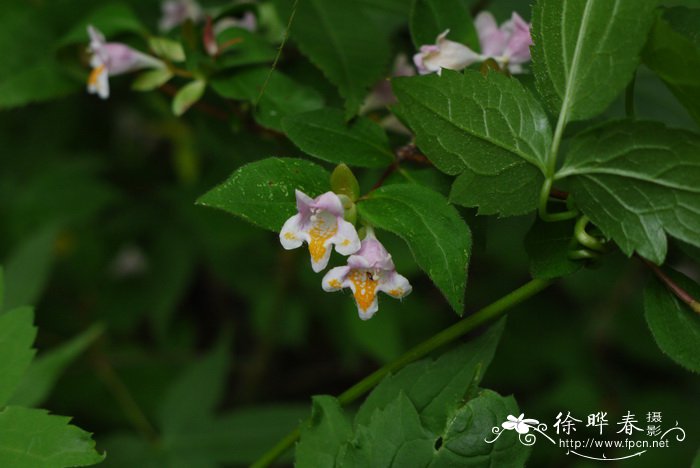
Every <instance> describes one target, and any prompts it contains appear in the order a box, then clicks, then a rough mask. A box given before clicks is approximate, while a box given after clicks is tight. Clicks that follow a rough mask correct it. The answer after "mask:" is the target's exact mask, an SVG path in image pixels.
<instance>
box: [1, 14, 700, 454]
mask: <svg viewBox="0 0 700 468" xmlns="http://www.w3.org/2000/svg"><path fill="white" fill-rule="evenodd" d="M94 3H95V2H91V1H88V0H70V1H69V0H57V1H40V0H33V1H29V0H27V1H20V0H9V1H7V0H6V1H4V2H3V5H2V7H0V9H1V10H2V14H0V50H2V59H0V148H2V150H1V156H0V259H2V264H3V265H4V268H5V291H6V292H5V295H6V300H5V305H4V307H5V308H6V309H9V308H12V307H14V306H17V305H24V304H33V305H35V306H36V322H37V325H38V327H39V335H38V339H37V342H36V346H37V348H38V349H39V353H40V354H41V353H42V351H44V350H49V349H53V348H55V347H57V346H59V345H62V344H65V343H67V342H68V341H69V340H71V339H72V338H73V337H75V336H78V335H79V334H81V333H83V332H85V331H86V330H92V331H93V332H94V331H95V329H94V328H91V327H95V326H97V327H101V328H99V329H97V332H96V336H97V337H96V338H94V339H92V341H91V344H90V346H89V347H88V349H86V351H85V352H84V353H82V354H81V355H80V357H79V358H78V359H76V360H75V361H74V363H73V364H72V365H71V366H70V367H69V368H68V369H67V371H66V372H65V373H63V375H62V376H61V377H60V378H59V379H58V381H57V382H56V384H55V385H54V386H53V389H52V390H51V392H50V393H49V394H47V395H46V396H45V397H44V398H43V401H40V402H36V403H37V404H40V405H42V406H43V407H46V408H49V409H50V410H51V411H52V412H54V413H58V414H66V415H71V416H74V421H75V423H76V424H78V425H79V426H81V427H83V428H85V429H86V430H88V431H91V432H94V434H95V438H96V440H97V441H98V447H99V448H100V449H101V450H107V451H108V457H107V460H106V461H105V462H104V464H103V466H114V467H126V466H129V467H139V466H156V467H160V466H165V467H171V466H178V467H200V466H202V467H210V466H211V467H214V466H243V465H246V464H248V463H250V462H252V461H253V460H254V459H255V458H256V457H257V456H259V455H261V454H262V453H263V452H264V451H265V450H266V449H267V448H269V447H270V446H271V445H273V444H274V443H275V442H276V441H277V440H278V438H280V437H281V436H283V435H285V434H286V433H287V432H288V431H289V430H291V429H293V428H294V427H295V425H296V424H297V422H298V421H299V420H300V419H302V418H304V417H306V416H307V414H308V412H309V401H310V396H311V395H316V394H337V393H339V392H341V391H343V390H344V389H346V388H347V387H349V386H350V385H352V384H353V383H354V382H356V381H357V380H359V379H361V378H362V377H364V376H365V375H367V374H368V373H370V372H372V371H373V370H375V369H377V368H378V367H379V366H381V365H382V364H383V363H386V362H388V361H390V360H392V359H394V358H396V357H398V356H399V355H400V354H401V353H402V352H403V351H405V350H406V349H408V348H409V347H410V346H412V345H415V344H417V343H418V342H420V341H422V340H424V339H426V338H427V337H429V336H430V335H432V334H433V333H435V332H436V331H438V330H440V329H442V328H444V327H446V326H448V325H450V324H452V323H454V322H455V321H456V320H457V318H456V316H455V315H454V312H452V311H451V310H450V308H449V306H448V305H447V303H446V302H445V300H444V299H443V298H442V296H441V295H440V293H439V292H438V291H437V289H436V288H434V287H433V286H432V284H431V283H430V281H429V280H428V279H427V278H426V277H425V276H424V275H423V274H421V273H420V272H419V270H418V268H417V266H416V265H415V263H414V262H413V260H412V257H411V255H410V252H408V250H407V248H406V247H405V245H404V244H403V243H401V242H399V241H398V240H397V239H394V238H392V237H390V236H389V235H386V236H385V237H383V239H384V238H386V239H387V246H388V248H389V250H390V251H391V252H392V254H393V255H394V259H395V262H396V264H397V267H398V271H400V272H401V273H402V274H404V275H405V276H407V277H409V279H410V280H411V283H412V284H413V285H414V293H413V294H412V295H411V296H409V297H408V298H406V299H405V300H404V301H402V302H399V301H392V300H386V299H385V300H383V301H381V309H380V312H379V313H378V314H377V316H376V317H375V318H373V319H372V320H370V321H367V322H364V321H360V320H359V319H358V317H357V312H356V309H355V306H354V304H353V302H352V300H351V298H350V296H349V295H348V294H342V293H337V294H326V293H323V292H322V291H321V289H320V278H319V276H317V275H315V274H313V273H312V271H311V269H310V267H309V264H308V257H307V255H306V253H305V252H302V251H301V249H300V250H299V251H291V252H288V251H284V250H282V249H281V248H280V246H279V242H278V239H277V236H275V235H274V234H272V233H269V232H266V231H262V230H260V229H257V228H255V227H253V226H251V225H249V224H246V223H245V222H244V221H242V220H239V219H237V218H234V217H232V216H230V215H228V214H225V213H223V212H218V211H215V210H212V209H209V208H205V207H200V206H195V204H194V202H195V200H196V199H197V198H198V197H199V196H201V195H202V194H203V193H205V192H206V191H208V190H209V189H211V188H212V187H213V186H214V185H216V184H218V183H220V182H222V181H223V180H225V179H226V178H227V176H228V175H229V174H230V173H231V172H232V171H233V170H234V169H236V168H237V167H239V166H241V165H242V164H245V163H246V162H250V161H254V160H257V159H260V158H263V157H269V156H295V155H298V154H299V152H298V150H296V149H295V148H294V147H293V146H292V145H291V144H290V143H289V142H288V141H286V140H285V139H284V137H283V136H282V135H281V134H277V133H275V132H272V131H268V130H264V129H262V128H261V127H259V126H257V125H255V124H254V122H253V121H252V118H251V117H250V116H249V114H246V113H245V112H236V113H235V114H233V113H232V115H229V116H224V117H223V118H221V117H222V116H218V115H212V113H211V112H207V111H206V109H207V108H206V107H203V108H201V109H199V110H198V109H193V111H191V112H189V113H188V114H187V115H186V116H185V117H184V118H176V117H173V116H172V113H171V111H170V105H169V99H170V97H169V96H168V95H167V94H166V93H162V92H157V91H156V92H152V93H135V92H132V91H131V90H130V89H129V86H130V80H129V79H119V78H116V79H113V80H112V82H111V84H112V96H111V97H110V99H109V100H107V101H102V100H100V99H98V98H97V97H96V96H91V95H87V94H86V93H85V92H84V86H83V81H82V80H84V78H85V76H86V75H87V71H88V69H87V68H82V67H83V65H81V62H80V60H81V58H80V54H81V52H80V50H79V49H80V48H83V47H84V46H85V44H83V45H78V46H71V47H65V48H63V47H61V46H60V44H59V40H60V38H61V37H63V36H64V35H65V34H66V33H67V32H68V31H70V30H71V29H72V27H73V26H74V25H75V23H76V22H77V19H79V18H81V17H83V16H85V13H86V12H87V11H89V10H90V9H91V8H92V6H93V5H94ZM127 3H129V4H130V6H131V7H132V8H133V9H134V10H135V11H136V12H137V13H138V15H139V18H141V19H142V21H143V22H145V23H146V24H149V25H155V24H157V21H158V17H159V14H160V4H159V2H156V1H149V2H145V1H136V0H133V1H131V2H127ZM203 3H206V2H203ZM219 3H220V2H219ZM475 3H476V2H475ZM481 3H482V4H483V5H482V7H485V8H487V9H489V10H491V11H493V12H494V13H495V14H496V16H497V19H499V20H501V21H502V20H505V19H506V18H507V17H508V16H509V15H510V12H511V11H513V10H516V11H518V12H519V13H520V14H521V15H523V16H524V17H525V18H526V19H529V7H528V2H520V1H498V0H493V1H491V2H481ZM395 36H396V38H397V40H396V44H397V48H400V49H403V50H405V52H407V53H409V54H410V53H412V50H411V46H410V40H409V37H408V32H407V30H406V28H400V27H399V28H396V31H395ZM85 43H87V38H86V40H85ZM42 50H43V51H51V56H50V57H45V56H40V55H41V54H42V53H41V51H42ZM54 52H55V53H54ZM56 57H57V58H56ZM64 58H65V60H66V62H68V63H73V65H72V66H71V67H68V68H65V69H62V70H63V71H62V73H61V74H56V73H55V72H56V69H57V68H56V67H58V65H57V64H56V63H54V62H55V61H57V60H63V59H64ZM62 66H63V65H62ZM36 67H39V68H40V69H41V70H43V71H42V73H41V78H36V77H37V74H36V73H33V72H26V73H28V74H27V75H24V73H25V70H31V69H33V68H36ZM279 67H280V69H282V70H284V71H285V72H286V73H288V74H289V75H290V76H292V77H294V78H296V79H297V80H298V81H302V82H305V83H308V84H310V85H311V86H313V87H314V88H316V89H317V90H318V91H319V92H321V93H322V94H323V95H324V97H325V98H326V100H327V102H331V103H333V102H340V98H339V97H338V96H337V95H336V94H335V90H334V88H333V87H332V86H331V85H329V84H328V83H327V82H325V79H324V78H323V76H322V75H321V74H320V73H319V72H318V71H317V70H316V69H315V68H313V66H312V65H311V64H309V63H308V62H306V60H305V59H304V58H303V57H302V56H301V55H299V54H297V53H295V51H294V48H293V46H292V45H291V44H290V45H288V50H286V51H285V54H284V56H283V60H282V61H281V62H280V65H279ZM65 70H68V71H65ZM31 79H34V80H37V79H38V80H39V81H38V83H39V85H38V86H39V88H41V89H42V90H46V93H47V96H33V95H32V96H28V97H27V96H24V95H23V94H22V92H23V91H22V88H21V86H18V83H20V84H21V83H22V82H26V80H31ZM529 79H530V80H531V78H529ZM525 80H526V81H527V80H528V78H527V77H526V78H525ZM36 83H37V82H34V84H35V85H36ZM35 87H36V86H35ZM47 97H50V98H51V99H50V100H48V99H47ZM217 99H218V98H215V97H213V96H205V99H204V103H205V104H206V103H208V102H210V101H211V102H212V103H214V104H216V105H219V106H220V105H222V104H221V102H220V99H219V100H218V101H217ZM33 101H41V102H36V103H34V102H33ZM214 104H212V105H214ZM636 104H637V112H638V114H640V115H641V116H647V117H650V118H655V119H662V120H665V121H666V122H667V123H669V124H670V125H672V126H676V127H688V128H693V129H694V130H696V131H697V128H696V127H695V126H694V123H693V122H692V120H691V119H690V117H689V116H688V115H687V113H686V111H685V110H684V109H683V108H682V107H681V106H680V105H678V104H676V102H675V100H674V99H673V98H672V96H671V94H670V93H669V92H668V91H667V89H666V88H665V87H664V85H663V84H662V83H661V82H660V81H659V80H658V79H657V78H655V77H654V76H652V74H651V73H649V72H648V71H646V70H645V69H641V70H640V71H639V74H638V77H637V95H636ZM243 111H245V109H243ZM623 115H624V113H623V105H622V103H621V102H620V103H617V104H616V105H615V106H613V107H612V108H611V109H610V110H609V112H608V117H609V116H620V117H621V116H623ZM571 131H572V132H573V131H576V128H572V129H571ZM417 171H418V170H417ZM380 173H381V171H378V172H375V171H364V172H360V173H359V174H358V176H359V177H360V178H361V183H362V185H363V188H364V189H365V190H367V189H369V187H371V186H372V184H373V183H374V182H375V181H376V180H377V179H378V177H379V175H380ZM424 175H425V177H426V178H430V177H436V176H435V175H434V174H427V173H426V174H424ZM463 214H464V216H465V218H466V219H467V220H468V222H469V224H470V226H471V227H472V230H473V233H474V237H475V247H474V252H473V256H472V261H471V266H470V276H469V283H468V285H467V298H466V303H467V308H466V310H467V311H468V312H467V313H469V311H475V310H477V309H478V308H480V307H482V306H484V305H486V304H488V303H489V302H491V301H493V300H494V299H496V298H498V297H500V296H501V295H503V294H505V293H507V292H509V291H510V290H512V289H514V288H516V287H517V286H519V285H521V284H522V283H524V282H526V281H527V280H528V278H529V273H528V258H527V255H526V253H525V250H524V248H523V243H522V240H523V238H524V236H525V234H526V233H527V231H528V229H529V227H530V226H531V224H532V222H533V220H534V217H532V216H527V217H521V218H510V219H496V218H493V219H492V218H484V217H479V218H477V217H475V216H474V214H473V213H471V212H469V211H468V210H464V211H463ZM692 254H693V255H695V259H696V260H697V259H698V258H699V257H700V256H699V255H697V252H694V253H692ZM679 259H680V256H679V255H678V249H677V248H676V247H673V248H672V249H671V254H670V257H669V261H670V263H671V264H674V265H675V266H676V267H678V268H680V269H682V270H683V271H684V272H686V274H689V275H690V276H694V277H695V279H698V276H699V275H698V273H699V271H700V270H699V269H698V264H697V263H691V262H690V261H687V260H683V261H680V260H679ZM679 262H681V263H679ZM648 279H649V274H648V272H647V271H646V270H645V269H644V268H643V265H641V263H639V262H636V261H629V260H627V259H625V258H623V257H622V256H621V255H619V254H614V255H611V256H610V257H609V258H607V259H606V261H605V262H604V264H603V265H602V266H600V267H598V268H595V269H582V270H580V271H578V272H577V273H575V274H573V275H572V276H570V277H568V278H567V279H565V280H562V281H560V282H558V283H557V284H556V285H555V286H553V287H552V288H550V289H549V290H548V291H547V292H545V293H543V294H540V295H539V296H537V297H536V298H534V299H530V300H528V301H527V302H526V303H525V304H523V305H521V306H518V307H517V308H516V309H514V310H513V311H512V313H511V314H510V315H509V319H508V325H507V329H506V331H505V334H504V337H503V340H502V342H501V345H500V347H499V349H498V351H497V355H496V358H495V361H494V363H493V364H492V366H491V367H490V369H489V370H488V373H487V374H486V379H485V381H484V384H483V385H484V386H485V387H487V388H492V389H493V390H496V391H497V392H499V393H501V394H514V395H515V396H516V398H517V399H518V403H519V405H520V407H521V409H522V410H523V411H524V412H525V413H526V415H527V416H528V417H534V418H537V419H540V420H541V421H544V422H548V423H549V424H551V423H553V422H554V418H555V417H556V415H557V413H558V412H560V411H564V413H566V412H567V411H570V412H571V413H572V415H576V416H577V417H578V418H579V419H584V420H585V416H586V415H587V414H589V413H593V412H597V411H601V410H603V411H608V412H609V414H610V415H611V419H619V417H621V416H622V415H623V414H625V413H626V412H627V411H628V410H629V411H632V412H633V413H636V414H637V415H639V417H640V418H641V417H643V416H642V415H646V413H647V412H649V411H661V412H662V413H663V416H664V423H665V425H668V426H671V425H673V422H674V421H676V420H677V421H678V422H679V424H680V425H681V426H683V427H684V428H685V429H686V432H687V434H688V438H687V439H686V441H685V442H684V443H679V444H675V445H674V446H673V448H670V449H665V450H656V451H650V452H649V453H648V454H646V455H645V456H644V457H643V458H641V459H638V460H635V461H633V462H620V463H618V465H616V466H650V467H653V466H660V465H661V464H665V465H666V466H690V463H691V460H692V459H693V456H694V454H695V453H696V451H697V449H698V444H697V442H698V437H697V434H698V431H700V423H699V421H700V405H698V401H699V398H698V397H700V382H699V380H698V378H697V376H696V375H693V374H691V373H689V372H687V371H685V370H683V369H682V368H680V367H679V366H677V365H676V364H675V363H673V362H672V361H671V360H670V359H668V358H667V357H665V356H664V355H662V353H661V352H660V351H659V350H658V348H657V347H656V345H655V344H654V342H653V339H652V337H651V335H650V332H649V330H648V329H647V327H646V324H645V322H644V317H643V310H642V306H641V291H642V289H643V286H644V284H645V282H646V281H647V280H648ZM289 460H290V457H287V461H289ZM530 465H531V466H577V467H578V466H588V465H587V464H586V463H585V462H582V461H581V460H580V459H572V458H571V457H567V456H566V455H565V451H562V450H559V449H557V450H549V448H548V447H546V446H545V445H544V444H538V445H537V446H536V448H535V450H534V453H533V456H532V458H531V463H530ZM591 466H592V465H591Z"/></svg>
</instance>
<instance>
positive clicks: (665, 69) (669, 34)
mask: <svg viewBox="0 0 700 468" xmlns="http://www.w3.org/2000/svg"><path fill="white" fill-rule="evenodd" d="M698 24H700V9H695V8H693V9H691V8H684V7H674V8H668V9H665V10H663V15H659V16H658V17H657V18H656V22H655V23H654V26H653V27H652V30H651V34H650V36H649V40H648V41H647V45H646V47H645V49H644V52H643V54H642V59H643V61H644V64H645V65H646V66H648V67H649V68H651V69H652V70H653V71H654V73H656V74H657V75H659V76H660V77H661V79H662V80H664V82H665V83H666V85H667V86H668V87H669V89H670V90H671V91H672V92H673V94H674V95H675V96H676V97H677V98H678V102H680V103H681V104H683V105H684V106H685V108H686V109H688V112H689V113H690V115H692V116H693V118H694V119H695V121H696V122H697V123H698V124H699V125H700V76H698V73H697V70H699V69H700V39H698V34H697V32H698Z"/></svg>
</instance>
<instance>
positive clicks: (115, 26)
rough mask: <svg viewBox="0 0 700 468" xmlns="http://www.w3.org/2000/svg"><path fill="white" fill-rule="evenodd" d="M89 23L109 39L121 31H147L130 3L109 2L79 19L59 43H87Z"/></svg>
mask: <svg viewBox="0 0 700 468" xmlns="http://www.w3.org/2000/svg"><path fill="white" fill-rule="evenodd" d="M88 25H93V26H94V27H96V28H97V29H99V30H100V31H101V32H102V33H103V34H104V35H105V37H107V38H108V39H109V38H110V36H114V35H117V34H121V33H134V34H141V33H144V32H146V31H147V29H146V28H145V27H144V26H143V24H141V21H140V20H139V19H138V17H137V16H136V14H135V13H134V12H133V10H132V9H131V7H129V5H126V4H124V3H108V4H106V5H101V6H99V7H97V8H95V9H94V10H92V11H91V12H90V13H88V14H87V15H86V16H85V17H84V18H83V19H82V21H79V22H78V24H76V25H75V26H74V27H73V28H72V29H71V30H70V31H69V32H68V33H67V34H66V35H65V36H63V38H62V39H61V40H60V41H59V45H60V46H65V45H69V44H75V43H79V42H85V43H87V42H88V41H89V39H88V33H87V27H88Z"/></svg>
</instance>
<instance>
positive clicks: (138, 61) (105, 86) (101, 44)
mask: <svg viewBox="0 0 700 468" xmlns="http://www.w3.org/2000/svg"><path fill="white" fill-rule="evenodd" d="M88 34H89V36H90V46H89V49H88V50H89V52H90V53H91V57H90V66H91V67H92V72H91V73H90V76H89V77H88V82H87V89H88V92H89V93H91V94H97V95H98V96H100V97H101V98H102V99H107V98H108V97H109V77H110V76H114V75H121V74H123V73H128V72H132V71H135V70H140V69H142V68H162V67H165V63H163V62H162V61H160V60H158V59H157V58H155V57H151V56H150V55H146V54H144V53H142V52H139V51H138V50H135V49H132V48H131V47H129V46H128V45H126V44H121V43H118V42H107V41H106V39H105V37H104V35H103V34H102V33H101V32H100V31H99V30H98V29H97V28H95V27H93V26H92V25H90V26H88Z"/></svg>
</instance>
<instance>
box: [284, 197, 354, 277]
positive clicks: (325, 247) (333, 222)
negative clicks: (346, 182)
mask: <svg viewBox="0 0 700 468" xmlns="http://www.w3.org/2000/svg"><path fill="white" fill-rule="evenodd" d="M296 199H297V211H298V213H297V214H295V215H294V216H292V217H291V218H289V219H288V220H287V221H286V222H285V223H284V226H282V231H281V232H280V243H281V244H282V247H284V248H285V249H287V250H291V249H296V248H298V247H301V245H302V244H303V243H304V242H306V243H307V244H308V245H309V253H310V254H311V267H312V268H313V270H314V271H315V272H317V273H318V272H319V271H321V270H323V269H324V268H326V266H327V265H328V259H329V258H330V256H331V245H332V244H333V245H335V251H336V252H338V253H339V254H341V255H350V254H353V253H355V252H357V250H358V249H359V248H360V238H359V237H358V236H357V231H356V230H355V226H353V225H352V223H350V222H348V221H345V219H344V218H343V215H344V212H345V210H344V208H343V202H342V201H341V199H340V197H338V195H336V194H335V193H333V192H326V193H324V194H323V195H320V196H318V197H316V198H311V197H309V196H308V195H306V194H305V193H304V192H302V191H300V190H296Z"/></svg>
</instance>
